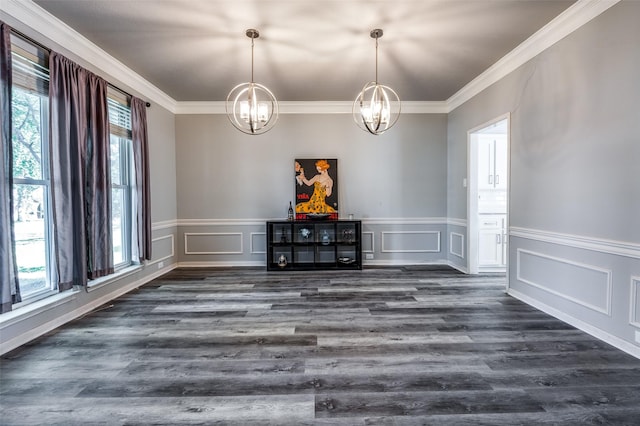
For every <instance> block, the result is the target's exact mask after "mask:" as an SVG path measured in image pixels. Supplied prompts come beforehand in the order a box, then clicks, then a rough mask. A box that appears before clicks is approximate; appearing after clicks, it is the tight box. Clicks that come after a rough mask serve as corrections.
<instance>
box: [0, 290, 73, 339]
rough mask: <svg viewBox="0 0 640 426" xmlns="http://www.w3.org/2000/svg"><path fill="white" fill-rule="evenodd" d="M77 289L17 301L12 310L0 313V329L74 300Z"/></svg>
mask: <svg viewBox="0 0 640 426" xmlns="http://www.w3.org/2000/svg"><path fill="white" fill-rule="evenodd" d="M79 292H80V291H79V290H75V289H74V290H68V291H64V292H62V293H56V294H54V295H52V296H49V297H46V298H44V299H40V300H37V301H35V302H26V303H18V304H16V305H14V307H13V310H12V311H10V312H6V313H4V314H2V315H0V330H1V329H3V328H5V327H9V326H11V325H13V324H15V323H17V322H20V321H24V320H26V319H27V318H31V317H33V316H36V315H39V314H41V313H42V312H46V311H48V310H50V309H53V308H55V307H57V306H60V305H64V304H65V303H69V302H71V301H73V300H75V298H76V295H77V294H78V293H79Z"/></svg>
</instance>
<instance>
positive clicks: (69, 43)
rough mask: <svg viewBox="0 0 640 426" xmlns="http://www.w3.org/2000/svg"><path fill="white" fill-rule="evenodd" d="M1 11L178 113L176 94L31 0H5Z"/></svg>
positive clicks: (149, 98) (83, 60)
mask: <svg viewBox="0 0 640 426" xmlns="http://www.w3.org/2000/svg"><path fill="white" fill-rule="evenodd" d="M2 11H3V13H6V14H7V15H9V16H11V17H12V18H14V19H15V20H17V21H18V22H20V23H21V24H24V25H26V26H28V27H29V28H30V29H31V30H33V31H36V32H38V33H39V34H41V35H42V36H44V37H46V38H47V39H49V40H51V41H52V42H54V43H56V44H58V45H59V46H61V47H63V48H64V49H66V50H68V51H69V52H71V53H73V54H74V55H76V56H77V57H78V58H80V59H81V61H82V62H86V63H88V64H91V66H93V67H95V68H97V69H99V70H100V71H102V72H104V73H105V74H108V75H109V76H110V77H112V78H114V79H117V80H119V81H120V82H122V83H123V84H126V85H127V86H130V87H131V88H133V89H135V91H137V92H139V93H140V94H141V95H142V96H144V97H146V98H147V99H148V100H149V101H151V102H154V103H157V104H158V105H160V106H162V107H164V108H166V109H168V110H169V111H171V112H174V113H175V110H176V101H175V100H174V99H173V98H171V97H170V96H169V95H167V94H166V93H164V92H163V91H162V90H160V89H158V88H157V87H156V86H154V85H153V84H151V83H150V82H149V81H147V80H146V79H144V78H143V77H141V76H140V75H139V74H137V73H136V72H134V71H132V70H131V69H130V68H129V67H127V66H126V65H125V64H123V63H122V62H120V61H118V60H117V59H115V58H114V57H113V56H111V55H109V54H108V53H107V52H105V51H104V50H102V49H101V48H100V47H98V46H97V45H95V44H94V43H93V42H91V41H90V40H89V39H87V38H86V37H84V36H82V35H81V34H80V33H78V32H77V31H75V30H74V29H73V28H71V27H70V26H68V25H67V24H65V23H64V22H62V21H61V20H59V19H58V18H56V17H55V16H53V15H52V14H50V13H49V12H47V11H46V10H44V9H43V8H41V7H40V6H38V5H37V4H35V3H34V2H32V1H31V0H2ZM16 29H17V30H19V31H23V30H22V29H21V28H16ZM25 32H26V31H25ZM38 41H40V40H38ZM42 43H43V44H44V43H45V42H42Z"/></svg>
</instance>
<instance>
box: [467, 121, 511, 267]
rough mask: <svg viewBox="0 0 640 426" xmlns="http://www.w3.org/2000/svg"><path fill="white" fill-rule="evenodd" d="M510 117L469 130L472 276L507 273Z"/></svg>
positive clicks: (470, 261)
mask: <svg viewBox="0 0 640 426" xmlns="http://www.w3.org/2000/svg"><path fill="white" fill-rule="evenodd" d="M509 119H510V117H509V114H505V115H503V116H500V117H498V118H496V119H494V120H491V121H489V122H488V123H485V124H482V125H480V126H478V127H476V128H474V129H471V130H469V132H468V134H467V136H468V137H467V143H468V159H469V160H468V171H467V176H468V184H467V195H468V202H467V218H468V241H469V244H468V249H469V252H468V256H469V261H468V262H469V265H468V267H469V273H470V274H478V273H505V272H506V271H507V263H508V262H507V256H508V247H507V244H508V240H509V238H508V235H509V232H508V229H509V227H508V223H509V208H508V206H509V200H508V194H509V139H510V135H509V127H510V126H509Z"/></svg>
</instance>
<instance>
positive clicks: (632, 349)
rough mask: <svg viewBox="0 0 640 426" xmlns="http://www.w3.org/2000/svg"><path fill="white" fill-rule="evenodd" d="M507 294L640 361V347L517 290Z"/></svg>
mask: <svg viewBox="0 0 640 426" xmlns="http://www.w3.org/2000/svg"><path fill="white" fill-rule="evenodd" d="M507 294H509V295H510V296H513V297H515V298H516V299H518V300H521V301H523V302H524V303H526V304H528V305H531V306H533V307H534V308H536V309H539V310H541V311H542V312H545V313H547V314H549V315H551V316H553V317H555V318H557V319H559V320H561V321H564V322H566V323H567V324H569V325H572V326H574V327H576V328H577V329H579V330H582V331H584V332H585V333H587V334H590V335H591V336H593V337H595V338H597V339H600V340H602V341H604V342H606V343H608V344H610V345H612V346H614V347H616V348H618V349H620V350H621V351H624V352H626V353H628V354H629V355H632V356H634V357H636V358H638V359H640V347H638V346H635V345H634V344H632V343H629V342H627V341H626V340H623V339H621V338H619V337H617V336H614V335H612V334H609V333H607V332H606V331H604V330H602V329H599V328H597V327H594V326H592V325H591V324H588V323H586V322H584V321H582V320H579V319H577V318H574V317H572V316H571V315H567V314H566V313H564V312H562V311H560V310H558V309H556V308H553V307H551V306H549V305H546V304H544V303H542V302H540V301H538V300H536V299H533V298H531V297H529V296H527V295H525V294H523V293H520V292H519V291H517V290H513V289H508V290H507Z"/></svg>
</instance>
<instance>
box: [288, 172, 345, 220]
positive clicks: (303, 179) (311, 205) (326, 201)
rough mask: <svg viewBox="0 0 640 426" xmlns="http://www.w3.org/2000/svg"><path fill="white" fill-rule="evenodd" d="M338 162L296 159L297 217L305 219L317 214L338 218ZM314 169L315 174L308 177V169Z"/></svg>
mask: <svg viewBox="0 0 640 426" xmlns="http://www.w3.org/2000/svg"><path fill="white" fill-rule="evenodd" d="M337 163H338V160H296V161H295V172H296V183H297V185H296V219H299V220H300V219H302V220H304V219H309V218H313V217H317V216H326V217H327V218H329V219H338V201H337V200H338V195H337V193H336V191H335V188H336V183H335V180H336V179H337ZM313 169H315V174H314V175H313V176H312V177H310V178H308V177H307V173H308V170H313ZM330 169H332V170H331V175H330V174H329V170H330ZM332 175H333V177H332Z"/></svg>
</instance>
